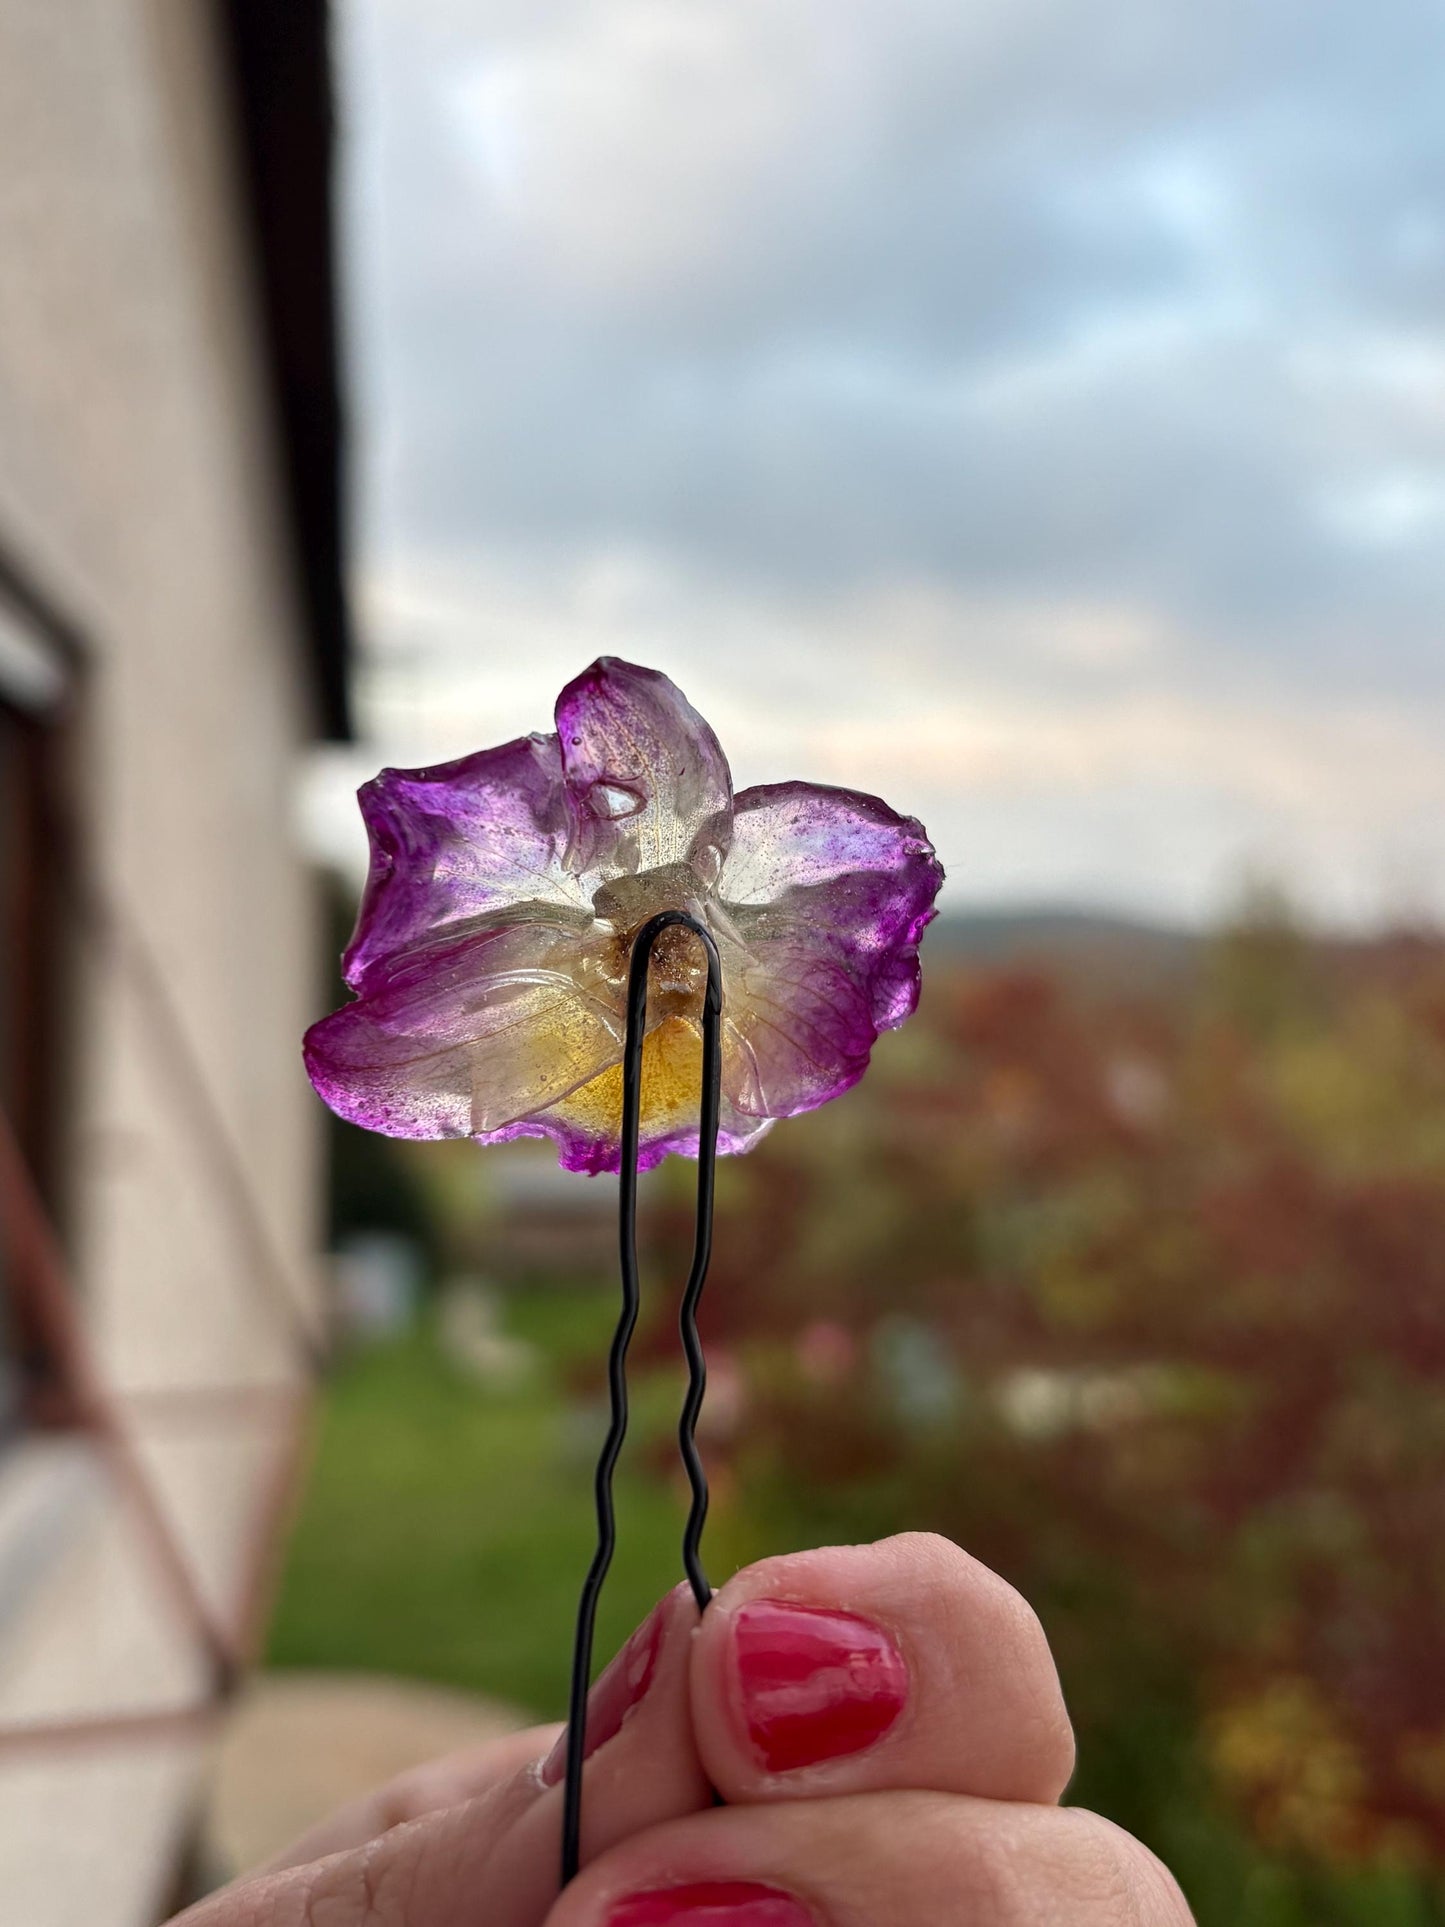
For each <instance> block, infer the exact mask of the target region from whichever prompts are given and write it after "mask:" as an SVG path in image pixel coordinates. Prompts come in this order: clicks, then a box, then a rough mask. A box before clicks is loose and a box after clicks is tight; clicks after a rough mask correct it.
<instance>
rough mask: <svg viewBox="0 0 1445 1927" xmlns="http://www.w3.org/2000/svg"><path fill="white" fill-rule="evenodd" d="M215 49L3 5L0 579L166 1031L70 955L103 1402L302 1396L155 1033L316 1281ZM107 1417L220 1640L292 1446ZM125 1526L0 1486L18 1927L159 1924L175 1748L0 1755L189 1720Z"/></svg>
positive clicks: (283, 736)
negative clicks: (29, 588)
mask: <svg viewBox="0 0 1445 1927" xmlns="http://www.w3.org/2000/svg"><path fill="white" fill-rule="evenodd" d="M209 22H210V8H209V6H207V5H203V4H201V0H0V546H3V547H4V549H5V550H6V551H7V552H8V553H9V554H10V555H11V556H12V557H13V558H14V559H15V561H16V562H17V563H18V564H20V565H21V566H22V567H23V569H24V571H25V573H26V574H27V575H28V576H29V577H30V578H31V579H32V581H33V582H34V583H35V585H36V586H37V587H38V588H39V589H40V590H41V591H42V592H43V593H44V594H45V595H46V596H48V597H49V598H51V599H53V601H54V602H55V603H57V604H58V605H59V606H60V607H61V608H62V609H63V611H64V612H65V613H66V614H67V615H69V616H70V617H71V618H73V619H74V621H75V622H76V623H77V625H78V626H79V627H80V629H81V630H82V631H83V632H84V634H85V637H86V639H87V653H88V660H87V666H86V676H85V684H86V696H85V704H84V715H83V722H82V725H81V730H80V743H79V747H80V751H81V754H80V758H79V764H80V767H79V771H78V786H77V801H78V804H79V815H80V820H81V823H82V826H83V829H84V832H85V838H86V842H87V844H88V848H89V855H90V860H91V866H92V868H93V873H94V876H95V878H96V880H97V883H98V885H99V890H100V893H101V895H102V896H103V897H104V899H105V900H106V902H107V903H108V904H109V906H111V908H112V909H113V910H114V911H115V912H116V913H117V915H118V919H119V923H120V926H121V928H122V930H123V931H124V932H125V933H126V935H127V940H128V942H129V943H130V944H131V945H132V946H136V945H138V946H139V947H140V949H141V950H142V951H143V953H144V955H145V956H146V957H148V958H151V959H153V960H154V961H155V964H156V965H157V967H158V970H159V974H160V977H161V979H162V981H163V984H164V987H165V1002H166V1006H167V1009H168V1010H169V1012H170V1013H171V1015H170V1016H161V1015H159V1014H158V1012H157V1009H156V1008H155V1006H154V1003H153V1002H152V1001H151V1000H150V999H149V996H148V994H147V992H146V991H145V989H144V988H143V981H142V979H141V978H138V977H137V975H136V973H135V971H134V969H133V968H131V967H130V966H128V965H126V964H125V962H124V961H123V956H122V954H121V953H119V952H117V951H116V949H115V948H114V947H113V946H112V947H108V946H107V945H106V944H104V943H103V942H101V941H100V940H99V939H98V938H97V937H96V935H95V934H94V933H93V932H92V933H91V935H90V936H89V937H88V938H87V940H86V953H85V965H84V980H83V985H82V988H81V992H80V994H79V996H78V999H77V1004H78V1007H77V1009H76V1011H75V1013H74V1015H75V1025H76V1030H77V1050H76V1077H75V1084H74V1104H73V1109H72V1114H71V1118H70V1129H69V1137H70V1145H71V1150H70V1157H69V1161H68V1162H69V1170H68V1174H67V1176H68V1186H67V1188H68V1190H69V1192H70V1198H69V1207H70V1208H69V1210H68V1212H67V1219H68V1223H67V1232H68V1236H69V1241H70V1246H71V1256H72V1259H73V1265H74V1270H75V1273H76V1276H77V1279H78V1283H79V1286H80V1289H81V1291H82V1294H83V1297H84V1302H85V1305H86V1307H87V1313H88V1317H89V1320H90V1324H91V1328H92V1332H93V1336H94V1341H95V1348H96V1353H97V1356H98V1357H99V1359H100V1361H101V1363H102V1365H103V1367H104V1370H105V1373H106V1375H107V1376H108V1378H109V1379H110V1381H111V1382H112V1383H113V1384H114V1385H116V1386H119V1387H121V1388H129V1389H130V1390H132V1391H136V1390H140V1391H147V1390H154V1389H156V1388H163V1387H167V1386H169V1387H177V1386H180V1387H187V1386H188V1387H193V1388H206V1387H212V1386H216V1385H218V1384H231V1385H235V1384H245V1385H256V1384H276V1383H277V1382H284V1381H288V1380H291V1379H293V1375H294V1372H295V1366H294V1363H293V1360H292V1357H291V1355H290V1354H289V1352H288V1348H287V1345H286V1343H285V1341H284V1338H283V1336H282V1332H281V1329H280V1327H279V1326H278V1323H277V1321H276V1319H275V1317H274V1315H273V1312H272V1309H271V1306H270V1303H269V1301H268V1298H267V1296H266V1294H265V1292H264V1291H262V1290H261V1289H260V1288H259V1282H258V1278H257V1276H256V1259H255V1252H254V1247H253V1245H252V1243H251V1242H250V1241H249V1240H248V1238H247V1236H246V1233H245V1229H244V1226H243V1224H242V1223H241V1222H240V1217H239V1215H238V1213H237V1211H236V1209H235V1205H234V1200H233V1199H232V1197H231V1195H230V1193H229V1191H228V1188H227V1185H226V1183H225V1182H224V1180H223V1179H222V1177H221V1176H220V1174H219V1172H218V1168H217V1154H218V1150H219V1146H218V1145H217V1143H216V1141H215V1140H214V1139H213V1138H212V1137H211V1136H209V1135H208V1134H207V1133H206V1132H205V1131H203V1130H202V1129H199V1128H198V1124H197V1116H196V1109H195V1106H194V1104H193V1103H192V1102H191V1101H189V1100H188V1098H187V1096H186V1093H185V1090H184V1088H183V1086H184V1082H185V1079H184V1076H183V1075H181V1074H179V1066H178V1064H177V1061H176V1056H175V1049H174V1046H175V1043H176V1038H175V1036H174V1035H173V1034H170V1032H169V1030H168V1026H169V1025H170V1023H171V1020H172V1017H173V1018H174V1020H175V1022H176V1024H177V1025H178V1027H179V1032H180V1037H181V1039H182V1041H183V1043H184V1047H185V1054H186V1056H187V1057H188V1059H189V1061H190V1063H191V1064H192V1066H193V1068H194V1069H196V1070H197V1071H198V1072H199V1074H200V1077H201V1080H202V1082H203V1086H204V1091H205V1095H206V1104H207V1106H208V1107H209V1108H210V1109H211V1110H212V1111H213V1112H214V1113H216V1114H217V1115H218V1116H219V1117H220V1118H222V1119H223V1120H224V1133H225V1137H226V1139H227V1141H228V1143H229V1146H230V1147H231V1148H232V1149H233V1150H234V1152H235V1156H236V1159H237V1160H238V1162H237V1165H236V1167H235V1169H236V1171H237V1172H238V1173H239V1176H240V1178H241V1179H242V1181H243V1183H244V1186H245V1189H246V1192H247V1195H248V1196H249V1197H250V1199H251V1200H252V1201H253V1203H254V1205H255V1208H256V1209H257V1210H258V1211H259V1213H260V1214H261V1216H262V1218H263V1219H264V1223H265V1227H266V1234H267V1238H268V1239H269V1241H270V1243H271V1245H272V1246H273V1247H274V1248H275V1250H276V1251H277V1253H278V1254H279V1256H280V1261H281V1266H282V1268H283V1269H284V1271H285V1272H286V1274H287V1275H288V1277H289V1279H290V1280H291V1282H292V1284H293V1286H295V1287H299V1288H301V1289H303V1290H313V1291H314V1277H315V1263H314V1252H315V1241H316V1233H317V1215H318V1213H317V1204H318V1155H317V1154H318V1148H319V1132H318V1123H319V1107H318V1106H317V1105H316V1104H315V1102H314V1101H313V1099H312V1098H311V1095H310V1092H309V1090H308V1089H307V1087H306V1084H305V1081H304V1079H303V1077H302V1074H301V1069H300V1064H299V1059H298V1041H299V1037H300V1034H301V1031H302V1028H303V1026H304V1024H305V1022H306V1021H307V1020H308V1018H309V1017H310V1016H312V1015H314V1014H315V1010H314V994H315V981H314V973H315V966H316V961H317V945H316V926H317V914H316V913H317V908H318V905H317V901H316V896H315V892H314V889H313V886H312V883H311V880H310V878H309V877H308V875H307V872H306V869H305V867H304V865H303V863H302V861H301V858H300V856H299V854H298V851H297V848H296V843H295V840H294V837H293V834H292V789H293V780H294V774H295V768H296V763H297V760H298V757H299V755H300V753H301V750H302V747H303V745H304V743H305V742H306V740H307V739H308V737H309V736H310V734H311V733H312V730H313V726H314V717H313V714H312V709H311V703H312V696H311V683H310V679H309V669H308V664H307V660H306V654H305V646H304V642H303V639H302V636H301V634H300V631H299V627H298V617H297V611H296V608H295V606H294V604H293V600H292V593H291V585H290V577H289V574H288V569H287V564H286V554H285V548H284V543H285V539H286V537H285V527H284V521H283V515H282V511H281V504H280V492H279V487H278V480H277V462H276V452H275V449H274V447H273V443H272V439H271V425H270V422H269V419H268V416H267V412H266V403H265V388H264V384H263V379H262V373H261V368H260V361H259V351H258V347H257V333H256V326H255V314H254V305H253V291H252V288H251V285H250V280H249V274H250V269H249V264H248V261H247V256H246V252H245V231H244V228H243V226H242V224H241V220H240V214H239V207H238V202H237V198H236V194H235V191H234V184H233V181H232V178H231V174H230V165H229V150H228V147H227V144H226V137H227V129H226V126H225V122H224V118H223V105H224V101H225V96H224V94H223V93H222V91H221V89H220V87H219V86H218V76H217V70H216V67H215V64H214V49H213V48H212V47H211V46H210V45H209V44H208V41H207V29H208V26H209ZM272 1409H273V1408H272V1407H271V1406H269V1405H268V1406H267V1407H266V1408H265V1410H266V1411H270V1410H272ZM127 1411H128V1416H129V1422H130V1424H131V1427H132V1431H133V1433H134V1436H135V1438H136V1441H137V1444H138V1446H139V1448H140V1449H141V1450H142V1452H143V1454H144V1456H145V1459H146V1461H147V1463H148V1465H149V1466H150V1468H151V1471H152V1473H153V1475H154V1477H155V1479H156V1481H157V1483H158V1487H159V1489H160V1491H161V1493H162V1496H163V1503H164V1505H165V1507H166V1508H167V1509H168V1510H169V1512H170V1515H171V1517H172V1520H173V1522H174V1524H175V1527H176V1530H177V1534H178V1537H179V1540H180V1543H181V1546H182V1548H183V1551H184V1555H185V1557H186V1558H187V1560H188V1561H189V1563H190V1565H191V1567H192V1569H193V1570H194V1572H195V1573H196V1575H197V1577H198V1578H199V1580H200V1582H201V1585H202V1587H203V1589H204V1590H205V1592H206V1593H207V1594H208V1595H209V1597H210V1599H211V1602H212V1604H213V1606H214V1607H215V1608H216V1609H217V1610H218V1612H220V1613H224V1614H227V1615H229V1614H230V1613H231V1612H232V1610H233V1608H234V1607H235V1606H236V1604H237V1603H238V1596H239V1593H240V1591H241V1589H242V1588H241V1581H242V1576H243V1571H244V1569H245V1567H246V1565H247V1560H248V1552H249V1547H250V1545H251V1542H252V1538H253V1534H254V1527H255V1524H256V1521H257V1520H258V1519H259V1518H260V1517H261V1516H262V1513H263V1500H264V1499H265V1497H266V1495H267V1493H268V1491H269V1489H270V1488H271V1487H272V1486H273V1485H274V1483H275V1478H276V1474H277V1470H278V1468H279V1467H280V1466H281V1465H283V1464H284V1459H283V1457H282V1455H283V1453H284V1450H285V1446H286V1440H285V1438H284V1437H283V1435H282V1434H283V1431H284V1427H282V1425H281V1423H280V1421H279V1420H277V1419H272V1418H268V1417H267V1416H265V1412H262V1413H261V1414H260V1415H259V1416H258V1412H257V1409H255V1408H250V1409H248V1412H246V1413H241V1414H238V1413H236V1412H234V1411H219V1412H218V1413H215V1414H212V1416H211V1417H210V1418H207V1417H206V1416H205V1415H204V1413H202V1414H200V1415H199V1416H198V1414H197V1411H196V1410H195V1409H188V1410H186V1411H183V1412H182V1413H181V1414H180V1416H179V1417H177V1415H176V1413H175V1410H174V1409H173V1408H172V1410H171V1413H170V1416H169V1417H166V1416H165V1415H164V1414H161V1415H158V1414H157V1410H156V1408H155V1407H154V1405H153V1404H147V1403H146V1402H145V1401H140V1402H138V1403H133V1404H131V1405H130V1406H129V1407H128V1408H127ZM57 1513H63V1514H64V1517H63V1519H62V1520H61V1521H60V1524H61V1526H62V1527H63V1530H61V1531H59V1532H57V1529H56V1528H55V1526H54V1523H53V1521H52V1518H51V1515H52V1514H57ZM135 1525H136V1522H135V1519H134V1517H133V1516H132V1512H131V1511H130V1510H129V1509H128V1508H127V1507H126V1506H125V1504H124V1503H122V1501H121V1499H120V1497H119V1496H118V1492H117V1489H116V1487H115V1485H114V1483H113V1481H111V1480H110V1479H109V1478H108V1474H107V1470H106V1464H105V1462H104V1461H103V1460H102V1459H101V1458H99V1457H98V1456H97V1455H95V1454H93V1453H91V1452H90V1448H89V1447H87V1446H86V1445H85V1443H84V1442H83V1441H70V1442H66V1441H51V1442H48V1443H47V1442H45V1441H39V1440H37V1441H36V1442H35V1444H34V1446H33V1447H31V1448H23V1449H21V1450H18V1451H16V1450H12V1451H11V1452H9V1453H7V1454H5V1455H4V1456H3V1458H0V1568H3V1566H4V1561H5V1557H6V1553H7V1550H13V1546H7V1542H6V1541H7V1532H8V1533H9V1535H10V1538H11V1539H13V1540H16V1541H19V1540H24V1542H25V1545H26V1546H27V1547H28V1548H29V1550H28V1551H27V1552H26V1555H25V1556H26V1559H28V1560H29V1561H30V1563H31V1565H32V1566H33V1567H34V1571H33V1573H32V1574H31V1575H30V1577H31V1581H32V1582H33V1583H31V1590H30V1592H29V1593H20V1594H17V1592H16V1588H15V1585H14V1583H11V1582H13V1573H12V1572H6V1571H3V1570H0V1578H4V1579H6V1581H7V1587H6V1588H4V1589H0V1590H4V1592H5V1600H6V1611H5V1613H4V1615H0V1892H4V1893H6V1894H8V1895H9V1896H10V1897H11V1899H12V1900H16V1899H17V1898H18V1901H19V1905H20V1914H18V1915H17V1916H16V1917H17V1919H18V1918H20V1917H21V1915H23V1917H24V1919H25V1920H26V1922H27V1923H29V1927H145V1923H148V1922H151V1921H154V1920H155V1919H156V1918H157V1916H158V1914H159V1912H160V1911H161V1909H162V1907H163V1905H164V1902H165V1898H166V1896H167V1894H168V1892H169V1891H170V1888H171V1882H172V1880H173V1877H174V1860H175V1855H176V1851H177V1848H178V1843H179V1842H180V1841H181V1839H182V1838H183V1835H184V1830H185V1826H186V1823H187V1819H188V1816H189V1815H190V1813H191V1811H192V1804H193V1801H194V1798H195V1794H196V1789H197V1776H198V1774H199V1773H201V1772H202V1771H203V1769H204V1763H205V1759H206V1751H207V1739H206V1736H205V1734H204V1732H199V1731H193V1730H192V1729H190V1728H187V1729H185V1731H184V1732H183V1733H181V1734H176V1733H170V1734H168V1735H165V1736H159V1737H152V1738H149V1739H136V1740H135V1741H134V1742H133V1743H132V1742H127V1743H125V1744H121V1745H118V1744H117V1743H116V1742H115V1741H113V1740H112V1741H108V1742H106V1743H105V1744H104V1745H101V1746H99V1747H91V1746H86V1747H77V1746H73V1745H71V1746H66V1747H62V1748H61V1749H59V1750H58V1751H47V1750H46V1748H45V1747H41V1748H39V1749H38V1750H37V1749H36V1748H35V1747H34V1746H33V1745H32V1746H30V1747H28V1748H21V1749H17V1748H15V1746H14V1744H13V1738H12V1742H11V1744H10V1745H9V1746H7V1745H6V1744H5V1741H4V1734H5V1732H6V1730H7V1729H13V1726H14V1724H15V1722H16V1721H17V1720H20V1721H25V1720H39V1721H42V1722H44V1721H47V1720H53V1719H55V1718H56V1717H70V1718H82V1719H86V1718H93V1717H95V1716H96V1715H104V1714H107V1713H110V1712H113V1711H114V1710H116V1708H117V1707H125V1708H127V1709H129V1710H132V1711H137V1712H141V1713H146V1712H148V1711H151V1710H153V1709H155V1708H167V1707H181V1706H185V1705H187V1704H193V1703H194V1702H195V1701H196V1700H197V1698H198V1697H203V1696H204V1692H205V1672H204V1668H203V1667H202V1665H201V1663H200V1660H199V1658H198V1654H197V1650H196V1646H195V1642H194V1640H193V1639H192V1638H191V1637H190V1636H189V1634H188V1632H187V1628H186V1626H185V1624H184V1623H183V1620H184V1615H179V1616H178V1614H177V1612H176V1610H175V1606H174V1601H173V1600H171V1599H170V1598H169V1597H168V1596H167V1595H166V1594H165V1591H164V1588H163V1587H160V1586H158V1584H157V1578H156V1570H155V1567H154V1563H153V1561H151V1559H150V1557H149V1553H148V1549H147V1545H146V1543H145V1540H144V1535H143V1534H138V1533H137V1531H136V1530H135ZM37 1547H39V1548H40V1551H39V1553H37V1552H36V1550H35V1549H36V1548H37ZM17 1600H18V1603H17ZM3 1911H4V1909H3V1908H0V1912H3ZM6 1917H7V1918H8V1917H9V1916H8V1915H7V1916H6Z"/></svg>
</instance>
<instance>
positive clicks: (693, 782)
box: [557, 656, 732, 884]
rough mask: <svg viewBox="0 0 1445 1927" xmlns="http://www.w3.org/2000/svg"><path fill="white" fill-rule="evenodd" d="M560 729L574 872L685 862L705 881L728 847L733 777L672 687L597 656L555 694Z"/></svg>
mask: <svg viewBox="0 0 1445 1927" xmlns="http://www.w3.org/2000/svg"><path fill="white" fill-rule="evenodd" d="M557 733H558V737H559V739H560V742H561V752H562V767H563V773H564V777H565V781H566V785H567V793H568V796H569V798H570V800H571V804H572V811H573V824H574V831H575V837H576V842H575V845H574V848H573V851H572V854H571V862H572V865H573V867H574V868H576V869H585V870H593V869H601V868H604V867H606V868H608V869H610V870H611V871H613V872H614V873H622V874H627V875H635V874H637V873H639V872H643V871H651V870H661V869H665V868H667V867H668V866H670V865H675V864H683V863H686V864H690V865H691V866H692V867H693V869H694V870H695V871H696V873H697V875H698V877H699V879H700V880H701V882H703V883H704V884H710V883H712V881H713V880H714V878H715V877H716V874H717V866H718V862H719V860H720V858H721V856H722V854H723V852H724V851H725V850H726V848H727V844H728V837H729V831H730V818H731V811H732V777H731V775H730V773H729V771H728V766H727V758H726V757H725V756H724V755H723V753H722V749H721V746H720V745H719V743H718V740H717V737H716V736H715V735H714V734H713V732H712V730H711V729H710V728H709V726H708V725H707V723H705V722H704V721H703V719H702V717H701V716H699V715H698V713H697V711H696V710H695V709H694V708H693V707H692V705H691V704H690V703H689V702H688V700H687V698H686V697H685V696H684V695H683V693H682V691H681V690H680V689H678V688H677V687H676V685H675V684H673V683H671V682H669V681H668V679H667V677H666V676H662V675H659V674H658V673H657V671H656V670H653V669H639V668H637V667H635V666H634V665H633V664H632V663H627V662H619V661H618V660H617V659H616V658H615V657H611V656H604V657H602V658H601V660H600V661H598V662H595V663H593V665H592V667H591V668H590V669H587V670H585V671H584V672H583V673H582V675H580V676H579V677H578V678H577V679H576V681H575V682H572V683H569V684H568V685H567V687H566V688H565V689H564V690H563V691H562V694H561V695H560V696H559V697H558V699H557Z"/></svg>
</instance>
